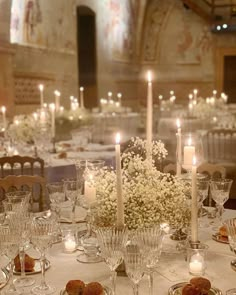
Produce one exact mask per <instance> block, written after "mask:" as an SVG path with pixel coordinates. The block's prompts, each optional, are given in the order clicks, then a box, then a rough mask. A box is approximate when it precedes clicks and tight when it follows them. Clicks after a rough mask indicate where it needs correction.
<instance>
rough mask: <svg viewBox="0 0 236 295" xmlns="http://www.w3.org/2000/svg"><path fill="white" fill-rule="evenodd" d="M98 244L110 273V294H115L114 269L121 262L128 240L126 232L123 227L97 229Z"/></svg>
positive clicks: (115, 274)
mask: <svg viewBox="0 0 236 295" xmlns="http://www.w3.org/2000/svg"><path fill="white" fill-rule="evenodd" d="M96 233H97V239H98V244H99V246H100V250H101V256H102V257H103V258H104V260H105V262H106V264H107V265H108V267H109V268H110V271H111V282H112V294H113V295H115V294H116V276H117V273H116V269H117V267H118V266H119V265H120V264H121V262H122V261H123V257H124V254H123V253H124V248H125V246H126V243H127V240H128V232H127V229H126V228H125V227H123V228H118V227H115V226H111V227H97V228H96Z"/></svg>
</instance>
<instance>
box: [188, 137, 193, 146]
mask: <svg viewBox="0 0 236 295" xmlns="http://www.w3.org/2000/svg"><path fill="white" fill-rule="evenodd" d="M191 145H192V138H191V136H189V138H188V146H191Z"/></svg>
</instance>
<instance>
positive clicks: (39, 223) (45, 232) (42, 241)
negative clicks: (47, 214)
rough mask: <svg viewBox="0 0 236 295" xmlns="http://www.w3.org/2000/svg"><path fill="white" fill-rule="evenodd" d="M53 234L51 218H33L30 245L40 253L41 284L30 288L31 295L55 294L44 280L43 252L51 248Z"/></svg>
mask: <svg viewBox="0 0 236 295" xmlns="http://www.w3.org/2000/svg"><path fill="white" fill-rule="evenodd" d="M54 233H55V221H54V220H53V219H51V218H35V219H34V220H33V222H32V223H31V226H30V237H31V243H32V244H33V246H34V247H35V249H36V250H38V251H39V252H40V264H41V283H40V285H37V286H35V287H33V288H32V290H31V291H32V293H33V294H38V295H42V294H44V295H48V294H52V293H54V292H55V290H56V289H55V287H53V286H50V285H48V284H47V283H46V280H45V260H46V258H45V252H46V250H47V249H48V248H49V247H50V246H51V244H52V242H53V239H54Z"/></svg>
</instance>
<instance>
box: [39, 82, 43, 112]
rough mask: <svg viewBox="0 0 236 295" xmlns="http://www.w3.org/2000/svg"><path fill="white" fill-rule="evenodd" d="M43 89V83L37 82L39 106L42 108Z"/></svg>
mask: <svg viewBox="0 0 236 295" xmlns="http://www.w3.org/2000/svg"><path fill="white" fill-rule="evenodd" d="M43 91H44V85H43V84H39V92H40V107H41V108H43V104H44V96H43Z"/></svg>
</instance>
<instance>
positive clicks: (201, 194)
mask: <svg viewBox="0 0 236 295" xmlns="http://www.w3.org/2000/svg"><path fill="white" fill-rule="evenodd" d="M197 192H198V208H199V223H200V224H199V225H200V227H201V226H204V224H203V222H202V220H201V219H202V217H203V214H204V212H203V202H204V201H205V200H206V198H207V196H208V192H209V180H208V179H198V180H197Z"/></svg>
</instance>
